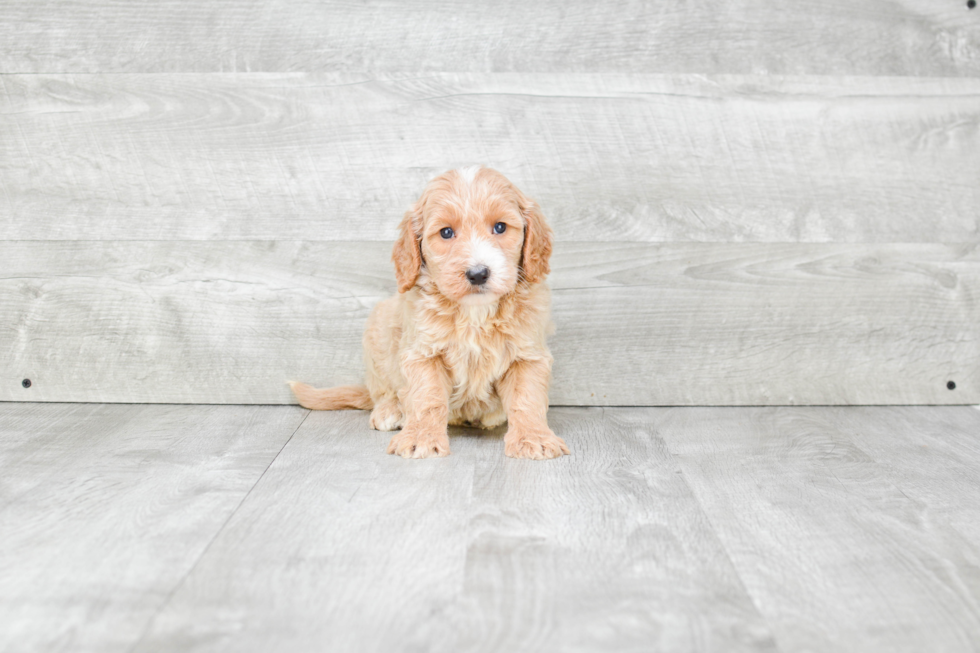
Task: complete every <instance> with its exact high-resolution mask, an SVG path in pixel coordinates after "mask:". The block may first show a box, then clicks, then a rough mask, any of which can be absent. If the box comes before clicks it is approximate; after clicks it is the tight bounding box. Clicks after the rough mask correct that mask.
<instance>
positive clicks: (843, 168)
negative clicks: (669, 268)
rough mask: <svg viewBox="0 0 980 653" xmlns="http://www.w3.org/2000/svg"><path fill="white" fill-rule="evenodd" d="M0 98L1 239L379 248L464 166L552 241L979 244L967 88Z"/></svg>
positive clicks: (113, 81) (809, 81)
mask: <svg viewBox="0 0 980 653" xmlns="http://www.w3.org/2000/svg"><path fill="white" fill-rule="evenodd" d="M811 5H812V3H808V4H807V5H806V6H807V7H809V6H811ZM848 6H850V5H848ZM604 11H605V10H604ZM792 11H793V12H798V11H803V12H805V11H806V9H805V7H803V6H794V7H793V8H792ZM842 11H843V9H842ZM862 11H864V10H863V9H862ZM977 15H978V17H980V13H978V14H977ZM658 47H659V46H658ZM978 61H980V59H978ZM0 85H2V87H3V88H2V89H0V233H2V234H3V235H4V236H3V237H4V238H6V239H38V240H48V239H51V240H59V239H65V240H70V239H82V240H85V239H88V240H117V239H133V240H139V239H197V240H208V239H214V238H221V239H287V238H289V239H303V240H377V241H390V240H392V239H394V237H395V229H396V226H397V223H398V219H399V217H400V216H401V214H402V212H403V211H404V210H405V208H407V206H408V205H409V203H410V202H412V201H414V199H415V198H416V197H417V196H418V194H419V192H420V191H421V189H422V187H423V186H424V184H425V182H426V181H427V180H428V179H429V178H430V177H431V176H432V175H434V174H435V173H437V172H439V171H441V170H443V169H446V168H448V167H453V166H456V165H462V164H471V163H474V162H477V163H484V164H487V165H491V166H492V167H496V168H498V169H500V170H502V171H503V172H504V173H505V174H507V175H509V176H510V177H511V178H512V179H513V180H514V181H515V182H516V183H517V184H518V185H519V186H521V187H522V188H523V189H525V190H526V191H527V193H528V194H530V195H531V196H532V197H535V198H537V199H538V200H539V202H540V203H541V204H542V206H543V207H544V210H545V213H546V215H547V216H548V218H549V220H550V221H551V223H552V224H553V226H554V228H555V232H556V235H557V238H558V239H559V240H562V241H609V242H618V241H630V240H632V241H641V242H651V241H653V242H657V241H709V242H711V241H715V242H740V241H765V242H826V241H837V242H963V241H970V242H975V241H976V240H977V235H978V233H980V214H978V213H977V211H976V207H977V206H978V205H980V183H977V179H978V177H977V170H978V169H980V131H978V130H977V129H976V125H977V123H978V121H980V79H975V78H974V79H925V78H895V77H889V78H862V77H814V78H806V77H791V78H783V77H766V76H755V77H753V76H748V77H744V76H736V77H730V76H716V77H704V76H700V75H698V76H695V75H673V76H656V75H612V74H610V75H592V74H551V75H545V74H491V75H485V74H476V75H469V74H462V75H453V74H431V75H430V74H419V73H416V74H412V75H407V74H406V75H400V76H399V75H393V76H388V77H386V78H375V77H373V76H370V75H356V74H323V75H303V74H268V75H265V74H248V75H236V74H226V75H222V74H212V75H198V74H183V75H178V74H162V75H78V76H70V75H66V76H50V75H42V76H35V75H23V76H18V75H4V76H0Z"/></svg>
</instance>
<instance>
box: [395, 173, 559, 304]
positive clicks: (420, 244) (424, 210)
mask: <svg viewBox="0 0 980 653" xmlns="http://www.w3.org/2000/svg"><path fill="white" fill-rule="evenodd" d="M535 223H539V224H535ZM402 229H403V237H402V239H400V241H399V242H398V243H396V244H395V251H394V254H393V258H394V260H395V266H396V271H397V273H398V277H399V285H400V290H402V291H403V292H404V290H407V289H408V288H410V287H411V286H412V285H414V284H415V278H416V277H417V276H418V269H417V268H416V269H415V271H414V276H413V270H411V269H410V268H411V263H412V261H410V260H409V258H410V257H409V256H408V255H410V254H412V252H410V251H407V250H408V249H409V248H411V247H413V246H414V247H416V248H417V251H418V252H420V253H421V259H420V260H419V261H418V263H421V264H424V265H425V269H426V271H427V273H428V275H429V277H430V278H431V279H432V280H433V281H434V282H435V284H436V286H437V287H438V289H439V292H440V293H442V294H443V295H445V296H446V297H448V298H450V299H452V300H454V301H456V302H458V303H460V304H464V305H480V304H490V303H493V302H495V301H497V300H498V299H499V298H500V297H501V296H503V295H506V294H507V293H509V292H511V291H513V290H514V288H515V287H516V285H517V283H518V282H519V281H520V280H521V277H522V275H523V276H524V277H525V278H527V277H528V275H527V274H526V270H524V269H522V264H523V263H524V262H525V259H529V252H528V246H529V245H531V244H532V242H538V243H539V244H538V246H537V247H536V248H535V252H531V253H530V255H531V256H534V257H536V261H537V263H539V264H540V263H541V259H542V252H543V266H544V269H543V274H547V258H548V254H550V250H551V230H550V229H549V228H548V227H547V225H546V224H544V219H543V217H542V216H541V214H540V212H539V211H537V207H536V206H534V203H533V202H531V201H530V200H528V199H527V198H526V197H524V196H523V195H522V194H521V193H520V191H519V190H517V188H516V187H514V186H513V184H511V183H510V182H509V181H508V180H507V179H506V178H505V177H504V176H503V175H501V174H500V173H499V172H496V171H495V170H491V169H489V168H479V167H476V168H467V169H463V170H453V171H451V172H448V173H446V174H444V175H442V176H440V177H437V178H436V179H434V180H433V181H432V182H430V184H429V185H428V187H427V188H426V189H425V192H424V193H423V194H422V196H421V198H419V201H418V203H417V204H416V205H415V207H414V208H413V210H412V211H409V213H407V214H406V216H405V220H403V223H402ZM535 236H537V239H536V240H535ZM416 239H417V240H416ZM545 249H546V251H544V250H545ZM531 262H532V264H533V263H534V262H535V261H531ZM400 263H401V264H400ZM539 267H540V265H539ZM403 272H407V274H403ZM542 276H543V275H542Z"/></svg>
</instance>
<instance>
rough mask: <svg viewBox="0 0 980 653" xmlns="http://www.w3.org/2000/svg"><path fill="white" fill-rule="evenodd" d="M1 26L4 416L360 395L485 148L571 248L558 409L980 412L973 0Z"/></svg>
mask: <svg viewBox="0 0 980 653" xmlns="http://www.w3.org/2000/svg"><path fill="white" fill-rule="evenodd" d="M0 33H3V34H4V35H5V36H4V38H3V39H2V40H0V85H2V89H0V400H38V401H110V402H111V401H122V402H189V403H208V402H214V403H288V402H290V401H291V398H290V395H289V393H288V391H287V388H286V387H285V385H284V383H283V382H284V381H285V380H286V379H287V378H301V379H303V380H307V381H310V382H314V383H319V384H332V383H345V382H354V381H357V379H358V378H359V375H360V372H361V363H360V351H359V340H360V331H361V329H362V327H363V322H364V319H365V317H366V315H367V312H368V311H369V310H370V307H371V306H372V305H373V303H374V302H376V301H377V300H378V299H380V298H381V297H383V296H385V295H386V294H387V293H390V292H392V291H393V289H394V283H393V278H392V273H391V268H390V265H389V263H388V261H387V258H388V249H389V244H390V242H391V240H392V239H393V237H394V234H395V226H396V224H397V220H398V218H399V217H400V215H401V213H402V212H403V211H404V208H405V207H406V206H407V205H408V203H409V202H411V201H412V200H413V199H414V197H415V196H416V195H417V193H418V192H419V190H420V189H421V187H422V186H423V185H424V183H425V182H426V180H427V179H429V178H430V177H431V176H432V175H433V174H435V173H437V172H439V171H441V170H444V169H446V168H449V167H454V166H457V165H465V164H471V163H484V164H487V165H491V166H493V167H496V168H498V169H500V170H502V171H503V172H505V173H506V174H507V175H508V176H510V177H511V178H512V179H514V180H515V182H517V183H518V184H519V185H520V186H521V187H522V188H524V189H525V190H526V191H527V192H528V193H529V194H530V195H531V196H533V197H536V198H537V199H538V200H539V201H540V203H541V204H542V206H543V207H544V209H545V213H546V215H547V216H548V218H549V220H550V221H551V222H552V224H553V226H554V228H555V232H556V237H557V241H558V243H557V247H556V254H555V262H554V266H553V267H554V268H555V269H554V273H553V275H552V278H551V283H552V286H553V288H554V290H555V293H554V304H555V318H556V322H557V334H556V336H555V338H554V339H553V343H552V344H553V349H554V352H555V355H556V367H555V381H554V386H553V391H552V401H553V403H556V404H569V405H622V404H638V405H697V404H727V405H745V404H852V403H980V329H978V327H977V325H978V324H980V252H978V242H980V210H978V207H980V127H978V125H980V79H978V73H980V11H971V10H969V9H967V7H966V5H965V3H964V2H960V0H948V1H947V0H902V1H898V0H869V1H868V2H862V3H850V2H816V3H806V4H803V5H793V6H787V5H785V3H779V2H776V1H775V0H756V1H754V2H751V3H734V4H733V3H724V2H721V1H720V0H711V1H704V2H698V3H690V4H685V5H671V6H670V7H663V6H660V5H659V3H617V6H609V5H601V6H600V5H596V7H595V8H588V7H586V6H585V5H578V4H573V5H569V4H568V3H561V2H544V3H530V4H529V3H497V4H495V5H494V6H493V8H492V9H487V8H482V7H479V6H478V5H469V6H464V5H457V4H456V3H437V2H421V1H417V2H413V3H410V4H407V5H397V4H396V5H391V4H383V3H373V2H369V3H362V4H359V5H357V6H351V5H348V4H344V5H339V4H337V5H335V4H331V3H289V4H284V5H282V6H271V5H269V4H263V3H229V2H226V1H214V2H201V3H188V2H186V0H173V1H170V2H156V3H148V2H126V3H123V2H101V3H62V2H55V3H43V4H38V3H33V2H27V1H26V0H12V1H11V2H6V3H4V4H3V6H2V7H0ZM25 378H30V379H31V380H32V385H31V387H30V388H29V389H25V388H23V387H22V385H21V381H22V380H23V379H25ZM950 381H953V382H954V383H955V384H956V387H955V390H949V389H948V384H949V382H950Z"/></svg>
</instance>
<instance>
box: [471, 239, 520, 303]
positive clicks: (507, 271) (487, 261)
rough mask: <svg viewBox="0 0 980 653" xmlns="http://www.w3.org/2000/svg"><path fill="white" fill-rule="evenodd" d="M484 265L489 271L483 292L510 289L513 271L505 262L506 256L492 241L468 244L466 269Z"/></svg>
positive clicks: (500, 291) (495, 292) (494, 292)
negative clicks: (468, 252) (467, 265)
mask: <svg viewBox="0 0 980 653" xmlns="http://www.w3.org/2000/svg"><path fill="white" fill-rule="evenodd" d="M481 266H486V268H487V269H488V270H489V271H490V278H488V279H487V282H486V284H484V286H483V287H484V288H486V290H485V291H484V292H491V293H493V294H495V295H499V294H502V293H505V292H507V291H508V290H510V284H511V283H512V282H513V281H514V279H513V276H514V271H513V270H512V269H511V267H512V266H511V265H509V264H508V263H507V257H506V256H504V253H503V252H501V251H500V249H499V248H498V247H496V246H494V245H493V243H490V242H487V241H486V240H477V241H476V242H474V243H473V244H472V245H471V246H470V260H469V267H468V268H467V269H468V270H472V269H474V268H478V267H481Z"/></svg>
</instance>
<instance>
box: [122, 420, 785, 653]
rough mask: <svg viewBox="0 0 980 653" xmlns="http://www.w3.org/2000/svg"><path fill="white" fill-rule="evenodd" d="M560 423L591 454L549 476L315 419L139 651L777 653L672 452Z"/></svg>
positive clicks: (499, 440) (461, 443)
mask: <svg viewBox="0 0 980 653" xmlns="http://www.w3.org/2000/svg"><path fill="white" fill-rule="evenodd" d="M551 418H552V423H553V424H554V426H555V428H556V431H557V432H559V433H561V434H562V435H563V436H564V437H565V438H566V439H567V440H568V442H569V443H570V444H571V446H572V447H573V451H574V453H573V455H572V456H566V457H564V458H563V459H561V460H557V461H552V462H549V463H544V464H542V463H537V464H535V463H534V462H530V461H517V460H511V459H507V458H505V457H504V455H503V431H502V430H498V431H496V432H493V433H490V434H486V433H482V434H478V433H477V432H474V431H471V430H470V431H467V430H464V429H454V430H453V432H452V435H453V437H452V444H451V446H452V448H453V454H452V455H451V456H449V457H448V458H445V459H439V460H429V461H423V462H419V461H406V460H402V459H400V458H397V457H394V456H386V455H385V454H384V453H383V452H384V449H385V445H386V444H387V440H388V437H389V434H386V433H378V432H375V431H370V430H368V426H367V415H366V414H364V413H357V412H352V411H351V412H343V413H313V414H311V415H310V417H309V418H308V419H307V421H306V422H304V424H303V426H302V427H301V428H300V429H299V431H298V432H297V433H296V435H295V436H294V437H293V438H292V439H291V440H290V442H289V444H287V446H286V447H285V448H284V449H283V451H282V453H281V454H280V456H279V457H278V458H277V459H276V462H275V463H274V464H273V465H272V467H270V469H269V471H268V472H267V473H266V475H265V476H264V477H263V479H262V481H261V483H260V484H259V485H258V486H257V487H256V488H255V490H254V491H253V492H252V493H251V494H250V495H249V498H248V500H247V501H246V502H245V503H243V505H242V507H241V508H240V509H239V511H238V512H237V513H236V514H235V516H234V517H233V518H232V519H231V520H230V521H229V523H228V525H227V527H226V528H225V529H224V530H223V531H222V533H221V534H220V535H219V536H218V538H216V540H215V541H214V543H213V544H212V546H211V547H210V548H209V550H208V551H207V553H206V554H205V555H204V556H203V557H202V559H201V561H200V563H199V564H198V565H197V566H196V567H195V569H194V571H192V572H191V573H190V574H189V575H188V577H187V578H186V580H185V581H184V583H182V585H181V587H180V588H179V589H178V590H177V591H176V592H175V593H174V595H173V597H172V599H171V600H170V601H169V602H168V604H167V606H166V607H165V608H163V609H162V610H161V611H160V613H159V614H158V615H157V617H156V618H155V620H154V622H153V624H152V626H151V628H150V629H149V630H148V631H147V633H146V636H145V637H144V638H143V639H142V641H141V642H140V643H139V645H137V646H136V647H135V648H134V651H144V652H145V651H172V650H181V651H187V652H189V653H190V652H193V651H243V652H244V651H269V650H283V651H312V650H338V651H340V650H359V651H392V650H409V651H416V650H417V651H423V650H424V651H503V650H506V651H542V650H578V651H610V650H617V651H641V650H642V651H646V650H685V651H772V650H775V649H774V646H773V641H772V637H771V635H770V632H769V628H768V626H767V625H766V624H765V623H764V622H763V621H762V620H761V619H760V618H759V616H758V614H757V613H756V610H755V608H754V606H753V605H752V602H751V600H750V599H749V597H748V596H747V595H746V594H745V591H744V589H743V588H742V586H741V584H740V582H739V580H738V578H737V576H736V575H735V574H734V573H733V572H732V568H731V564H730V562H729V561H728V559H727V557H726V556H725V554H724V552H723V551H722V549H721V547H720V546H719V545H718V542H717V540H716V539H715V537H714V535H713V534H712V531H711V526H710V523H709V522H707V520H705V519H704V518H703V515H702V512H701V509H700V507H699V506H698V504H697V502H696V501H695V500H694V498H693V496H692V495H691V493H690V490H689V489H688V487H687V486H686V484H685V482H684V480H683V478H682V477H681V476H680V475H679V474H678V470H677V468H676V466H675V465H674V464H673V462H672V460H671V458H670V455H669V454H668V453H667V451H666V449H665V447H664V445H663V443H662V441H660V440H659V439H658V438H657V437H656V436H655V435H653V434H652V433H650V431H649V429H647V428H646V427H645V425H643V424H637V423H622V422H620V421H618V420H616V419H615V418H608V417H607V416H606V415H605V413H604V412H602V411H600V410H597V409H592V410H588V411H586V410H580V409H579V410H568V409H557V410H553V411H552V413H551Z"/></svg>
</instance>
